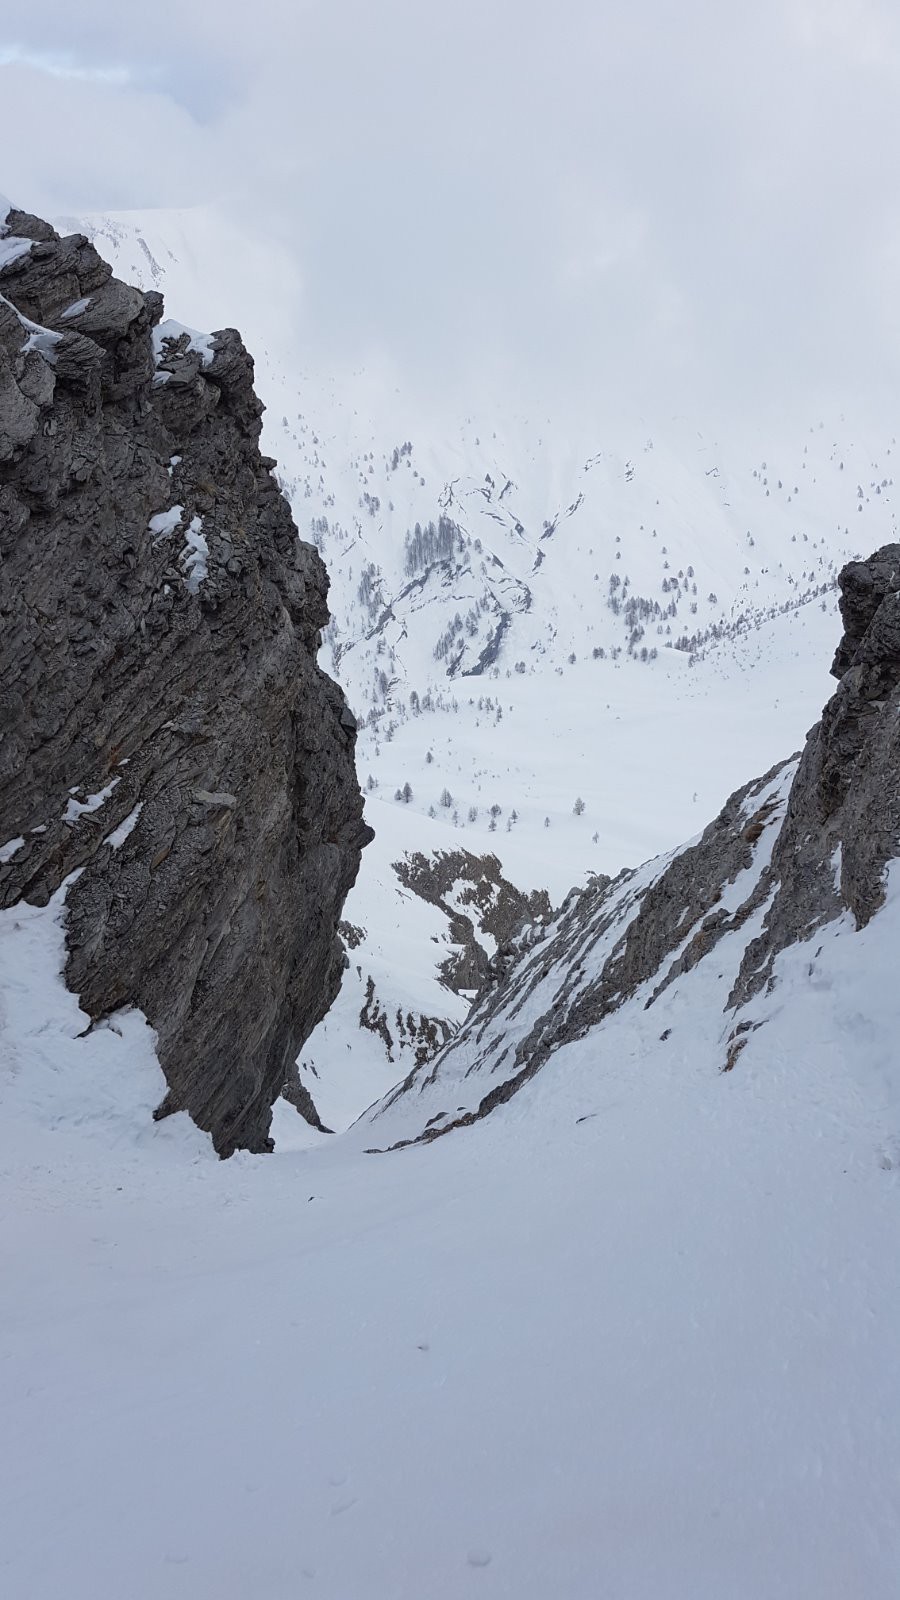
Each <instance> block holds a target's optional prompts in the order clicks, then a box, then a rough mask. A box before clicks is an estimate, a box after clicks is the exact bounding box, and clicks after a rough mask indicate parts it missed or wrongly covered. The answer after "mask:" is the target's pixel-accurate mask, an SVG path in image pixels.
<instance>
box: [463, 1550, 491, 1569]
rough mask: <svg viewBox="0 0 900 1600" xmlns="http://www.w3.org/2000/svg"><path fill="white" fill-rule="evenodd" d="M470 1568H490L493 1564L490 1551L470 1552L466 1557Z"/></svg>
mask: <svg viewBox="0 0 900 1600" xmlns="http://www.w3.org/2000/svg"><path fill="white" fill-rule="evenodd" d="M466 1560H467V1561H468V1563H469V1566H470V1567H489V1566H490V1564H491V1552H490V1550H470V1551H469V1554H468V1555H467V1556H466Z"/></svg>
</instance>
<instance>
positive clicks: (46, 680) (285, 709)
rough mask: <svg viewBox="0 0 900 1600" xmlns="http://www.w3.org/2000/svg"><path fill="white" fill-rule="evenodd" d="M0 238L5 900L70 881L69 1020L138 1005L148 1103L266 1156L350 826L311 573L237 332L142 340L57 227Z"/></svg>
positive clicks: (317, 587) (345, 770)
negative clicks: (146, 1045) (153, 1038)
mask: <svg viewBox="0 0 900 1600" xmlns="http://www.w3.org/2000/svg"><path fill="white" fill-rule="evenodd" d="M0 220H2V219H0ZM0 232H2V235H3V236H2V237H0V563H2V564H0V736H2V744H0V847H2V848H0V905H2V906H10V905H12V904H14V903H15V902H16V901H17V900H18V899H20V898H25V899H27V900H30V901H33V902H36V903H43V902H45V901H46V900H47V899H48V898H49V897H50V896H51V895H52V894H53V893H54V892H55V891H56V890H57V889H58V888H59V887H60V885H61V884H63V883H64V882H65V881H66V880H70V887H69V889H68V894H67V901H66V945H67V953H68V954H67V965H66V981H67V983H68V984H69V987H70V988H71V989H73V990H74V991H75V992H76V993H77V994H78V995H79V997H80V1001H81V1005H82V1006H83V1008H84V1009H85V1011H87V1012H88V1014H89V1015H90V1016H91V1018H92V1019H94V1020H95V1021H96V1020H99V1019H101V1018H105V1017H108V1016H109V1015H110V1014H111V1013H113V1012H115V1011H116V1010H117V1009H119V1008H121V1007H123V1006H128V1005H136V1006H139V1007H140V1008H141V1009H142V1010H143V1011H144V1012H145V1013H146V1015H147V1016H148V1018H149V1020H150V1022H151V1023H152V1025H153V1027H154V1028H155V1029H156V1030H157V1034H158V1039H159V1044H158V1049H159V1057H160V1061H161V1064H162V1066H163V1069H164V1071H165V1074H166V1077H167V1080H168V1084H169V1092H168V1095H167V1097H166V1100H165V1102H164V1106H163V1108H161V1109H162V1111H171V1110H176V1109H182V1108H183V1109H186V1110H188V1111H189V1112H190V1114H191V1115H192V1116H193V1117H194V1119H195V1120H196V1121H197V1122H198V1124H199V1125H200V1126H201V1127H203V1128H206V1129H208V1130H209V1131H210V1133H211V1134H212V1136H213V1139H214V1142H215V1144H216V1148H217V1149H218V1150H219V1152H220V1153H221V1154H223V1155H227V1154H229V1153H230V1152H231V1151H232V1150H234V1149H235V1148H237V1147H239V1146H242V1147H247V1148H249V1149H251V1150H259V1149H264V1148H266V1147H267V1139H268V1129H269V1122H270V1108H271V1105H272V1103H273V1101H274V1099H275V1098H276V1096H277V1095H278V1093H279V1091H280V1089H281V1087H282V1085H283V1084H284V1083H285V1082H286V1081H287V1080H288V1079H289V1078H290V1077H291V1072H292V1068H293V1063H294V1061H295V1058H296V1056H297V1053H298V1051H299V1049H300V1047H301V1045H302V1044H303V1042H304V1040H305V1039H306V1038H307V1036H308V1035H309V1033H310V1032H311V1030H312V1029H313V1027H314V1026H315V1025H316V1023H317V1022H318V1021H319V1020H320V1019H321V1017H322V1016H323V1015H324V1013H325V1011H326V1010H327V1009H328V1007H329V1005H330V1003H331V1001H332V999H333V998H334V995H335V994H336V992H337V989H338V986H339V982H340V975H341V968H342V964H343V959H344V958H343V952H342V947H341V945H340V942H339V940H338V938H337V924H338V920H339V917H340V913H341V907H342V905H343V902H344V898H345V896H346V894H347V892H348V890H349V888H350V886H351V885H352V883H353V881H354V879H355V876H356V873H357V869H358V866H359V860H360V851H361V849H362V847H363V845H364V844H365V843H366V841H367V839H368V838H369V837H370V836H371V834H370V830H369V829H368V828H367V827H366V824H365V823H364V822H363V820H362V799H361V796H360V792H359V787H358V784H357V780H356V772H355V768H354V744H355V722H354V719H353V717H352V715H351V713H350V711H349V709H348V707H347V705H346V703H345V701H344V698H343V696H342V694H341V691H340V690H339V688H338V687H337V685H336V684H334V683H333V682H332V681H331V680H330V679H329V678H328V677H326V675H325V674H324V673H323V672H321V671H320V670H319V668H318V666H317V665H316V650H317V647H318V642H319V630H320V629H321V628H322V627H323V626H324V624H325V623H326V621H327V619H328V612H327V606H326V594H327V577H326V573H325V570H324V567H323V565H322V562H321V560H320V558H319V556H318V554H317V553H316V551H315V550H314V549H313V548H312V547H311V546H309V545H306V544H303V543H301V541H300V540H299V538H298V536H297V532H296V529H295V527H294V525H293V522H292V520H291V514H290V510H289V508H288V505H287V502H286V501H285V499H284V498H283V496H282V495H281V492H280V490H279V488H278V485H277V483H276V481H275V479H274V478H273V476H272V468H273V466H274V462H272V461H271V460H268V459H267V458H265V457H263V456H262V455H261V454H260V452H259V434H260V416H261V412H262V407H261V405H260V403H259V401H258V399H257V398H256V395H255V393H254V389H253V365H252V361H251V359H250V357H249V355H248V354H247V351H246V350H245V349H244V346H243V344H242V343H241V340H240V337H239V335H238V334H237V333H236V332H235V331H234V330H232V329H226V330H225V331H223V332H220V333H217V334H214V335H212V336H210V337H203V336H197V335H194V334H193V333H192V332H191V331H190V330H186V329H181V328H179V327H178V325H176V324H171V323H166V324H163V325H162V326H161V327H160V319H161V316H162V310H163V307H162V300H161V298H160V296H159V295H157V294H154V293H150V294H144V293H142V292H141V291H140V290H138V289H134V288H130V287H129V286H128V285H126V284H123V283H119V282H118V281H117V280H116V279H114V278H113V277H112V274H111V270H110V268H109V267H108V266H107V265H106V264H105V263H104V262H103V261H102V260H101V259H100V257H99V256H98V255H97V253H96V251H95V250H94V249H93V247H92V246H91V245H90V244H88V242H87V241H86V240H85V239H84V238H83V237H82V236H81V235H78V234H76V235H73V236H72V237H70V238H62V239H61V238H59V237H58V236H57V235H56V233H55V232H54V231H53V230H52V229H51V228H50V227H48V226H47V224H46V223H43V222H40V221H39V220H38V219H36V218H34V217H30V216H28V215H26V214H24V213H22V212H15V211H14V212H11V213H10V214H9V216H8V217H7V219H6V226H5V228H4V229H2V230H0ZM76 873H77V874H78V876H77V878H75V877H73V875H74V874H76Z"/></svg>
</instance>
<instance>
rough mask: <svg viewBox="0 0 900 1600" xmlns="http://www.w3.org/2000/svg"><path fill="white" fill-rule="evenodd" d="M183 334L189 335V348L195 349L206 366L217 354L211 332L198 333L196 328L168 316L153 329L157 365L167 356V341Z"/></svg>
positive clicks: (178, 337)
mask: <svg viewBox="0 0 900 1600" xmlns="http://www.w3.org/2000/svg"><path fill="white" fill-rule="evenodd" d="M183 334H187V336H188V345H187V348H188V350H192V351H194V352H195V353H196V354H197V355H198V356H199V357H200V360H201V361H202V363H203V365H204V367H208V366H209V364H210V362H211V361H212V359H213V357H214V355H215V351H214V349H213V335H212V334H211V333H198V332H197V329H196V328H188V327H185V325H184V323H182V322H175V321H174V320H173V319H172V318H171V317H167V318H166V320H165V321H164V322H160V323H158V324H157V326H156V327H155V328H154V329H153V350H154V354H155V356H156V364H157V366H158V365H159V363H160V362H161V361H164V360H165V358H166V343H167V341H168V340H170V339H173V340H174V339H180V338H181V337H182V335H183Z"/></svg>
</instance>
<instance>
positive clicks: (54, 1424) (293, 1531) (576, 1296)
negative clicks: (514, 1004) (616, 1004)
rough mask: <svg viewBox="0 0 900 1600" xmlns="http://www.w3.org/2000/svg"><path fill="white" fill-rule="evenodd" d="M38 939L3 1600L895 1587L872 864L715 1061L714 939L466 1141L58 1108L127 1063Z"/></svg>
mask: <svg viewBox="0 0 900 1600" xmlns="http://www.w3.org/2000/svg"><path fill="white" fill-rule="evenodd" d="M13 915H16V916H18V913H15V914H13V913H6V914H5V916H6V918H11V917H13ZM54 915H55V913H54V909H53V908H52V907H51V908H49V909H48V910H45V911H43V912H39V911H34V912H28V913H26V914H25V932H26V935H27V938H28V939H29V940H31V941H33V942H32V943H31V944H30V947H29V948H30V950H31V951H32V952H33V954H34V959H27V960H25V961H24V962H23V963H22V964H21V965H20V967H19V968H18V969H16V973H15V974H14V978H13V982H12V984H11V983H10V967H9V964H8V962H7V961H4V962H3V964H2V965H0V973H2V976H3V989H4V1002H3V1004H4V1009H3V1010H2V1011H0V1044H2V1051H0V1057H2V1060H3V1063H4V1072H3V1076H2V1084H3V1092H4V1096H5V1097H8V1096H9V1095H10V1094H11V1095H12V1097H13V1107H14V1109H15V1110H16V1115H15V1117H14V1119H12V1120H11V1119H10V1116H9V1114H8V1100H5V1102H4V1107H3V1116H2V1119H0V1139H2V1149H3V1157H2V1162H0V1191H2V1203H0V1217H2V1223H0V1227H2V1236H0V1237H2V1252H3V1270H4V1282H5V1283H6V1284H7V1285H9V1286H11V1289H12V1292H11V1293H10V1294H9V1295H8V1296H7V1299H6V1303H5V1306H4V1311H3V1315H2V1319H0V1356H2V1359H0V1405H2V1411H3V1416H4V1421H5V1427H4V1441H5V1444H6V1448H5V1449H4V1451H3V1452H2V1453H0V1504H2V1505H3V1507H4V1512H5V1517H4V1537H3V1540H2V1541H0V1584H2V1590H3V1592H4V1593H5V1594H9V1595H14V1596H15V1597H16V1600H57V1597H58V1596H60V1595H66V1596H67V1597H71V1600H88V1597H90V1600H96V1597H98V1596H102V1597H106V1596H110V1597H111V1596H119V1595H127V1596H128V1597H129V1600H178V1597H180V1596H184V1597H190V1600H246V1597H247V1596H248V1595H253V1596H255V1597H259V1600H288V1597H291V1600H293V1597H295V1596H296V1595H298V1594H306V1593H309V1594H310V1595H317V1596H321V1597H323V1600H350V1597H353V1600H355V1597H357V1596H359V1597H363V1596H365V1597H366V1600H421V1597H422V1596H423V1595H427V1596H429V1597H434V1600H457V1597H460V1600H462V1597H474V1596H478V1597H489V1596H496V1597H498V1600H499V1597H504V1600H512V1597H515V1600H546V1596H547V1595H549V1594H555V1595H558V1596H560V1597H561V1600H595V1597H596V1596H597V1595H602V1594H610V1595H622V1596H627V1597H628V1600H696V1596H698V1595H727V1596H728V1597H729V1600H759V1597H760V1596H761V1595H765V1596H766V1597H767V1600H797V1597H798V1596H806V1595H810V1596H811V1595H815V1596H816V1597H817V1600H846V1597H847V1596H848V1595H866V1596H869V1595H871V1596H877V1595H888V1594H892V1593H893V1591H894V1587H895V1582H896V1572H897V1564H898V1560H900V1510H898V1501H897V1496H896V1493H895V1488H896V1474H897V1465H898V1443H897V1430H896V1426H895V1418H896V1416H897V1413H898V1406H900V1392H898V1391H900V1374H898V1365H897V1359H896V1327H897V1320H898V1315H900V1258H898V1253H897V1250H896V1234H897V1208H898V1204H900V1081H898V1074H897V1064H896V1049H895V1040H896V1003H895V1000H894V989H895V985H894V970H895V965H896V949H897V942H898V939H900V894H898V884H897V882H896V878H893V879H892V883H891V890H890V893H889V898H888V903H887V904H886V906H885V907H884V908H883V910H882V911H880V912H879V913H878V914H877V916H876V917H875V918H873V920H872V922H871V923H870V924H869V926H868V927H867V928H866V929H865V930H864V931H863V932H862V933H855V932H853V931H851V930H850V929H849V928H848V927H847V926H846V925H843V924H832V925H831V926H830V927H829V928H828V929H827V930H825V932H824V934H823V935H822V936H820V937H819V938H818V939H817V946H818V945H821V949H820V950H817V953H816V955H815V959H814V960H813V961H812V963H811V961H810V954H811V952H810V948H809V947H808V946H805V947H804V946H800V947H796V948H795V949H794V950H792V951H789V952H787V954H786V955H785V956H783V957H782V958H780V969H779V977H780V983H779V987H778V989H777V990H776V992H775V997H772V999H771V1003H770V1002H765V1005H766V1006H767V1007H768V1011H767V1017H768V1020H767V1022H766V1026H765V1028H763V1029H760V1030H759V1031H758V1032H756V1033H754V1034H752V1035H751V1037H750V1042H749V1043H748V1045H747V1048H746V1050H745V1051H744V1053H743V1055H742V1057H741V1060H740V1064H739V1068H738V1069H736V1070H734V1071H732V1072H730V1073H725V1074H722V1073H721V1072H720V1071H719V1070H718V1069H719V1066H720V1064H721V1046H722V1039H721V1013H720V1011H719V1010H718V1009H717V1001H718V1000H720V997H721V986H722V984H723V983H724V982H727V977H728V972H729V970H730V968H731V967H733V964H734V961H735V957H736V950H735V949H734V947H733V945H734V941H732V943H731V944H729V940H728V939H726V940H723V942H722V944H721V946H720V947H719V949H720V952H721V962H716V963H715V964H714V965H710V964H709V963H707V962H701V963H700V965H699V966H698V967H697V968H696V969H694V971H693V972H691V973H690V974H689V975H688V977H687V979H686V980H685V981H684V982H683V983H680V984H678V985H676V986H673V987H672V988H671V989H670V990H669V991H667V993H666V994H665V995H664V996H662V997H661V999H660V1000H659V1001H658V1002H657V1004H656V1005H655V1006H654V1007H653V1008H652V1009H651V1010H650V1011H649V1012H648V1011H646V1010H644V1009H643V1005H642V996H640V995H639V996H637V997H635V1000H634V1001H633V1002H631V1003H630V1004H628V1005H627V1006H625V1007H623V1008H622V1009H621V1010H620V1011H619V1012H618V1013H617V1014H616V1015H615V1017H613V1018H611V1019H608V1022H607V1023H606V1024H604V1026H603V1027H602V1028H601V1029H600V1030H597V1031H595V1032H593V1033H591V1034H589V1035H588V1036H586V1037H585V1038H583V1039H581V1040H579V1041H577V1042H575V1043H573V1044H571V1045H568V1046H566V1047H565V1048H564V1049H562V1050H560V1051H559V1052H558V1054H557V1055H556V1056H555V1058H554V1059H553V1061H552V1062H551V1063H550V1064H549V1066H548V1067H547V1068H545V1069H544V1071H542V1072H541V1073H539V1074H538V1076H537V1077H536V1078H534V1079H533V1080H532V1081H531V1082H530V1083H528V1084H526V1085H525V1087H524V1088H523V1089H522V1090H521V1091H520V1093H519V1094H518V1095H517V1096H516V1098H515V1099H514V1100H513V1101H511V1102H510V1103H509V1104H508V1105H506V1106H503V1107H501V1108H500V1109H499V1110H498V1111H497V1112H495V1113H494V1114H493V1115H492V1116H491V1117H489V1118H488V1119H487V1120H486V1121H484V1122H481V1123H478V1124H476V1125H475V1126H474V1127H472V1128H470V1129H468V1130H466V1131H465V1132H462V1133H456V1134H453V1135H451V1136H450V1137H448V1138H444V1139H440V1140H438V1141H437V1142H436V1143H433V1144H431V1145H428V1146H427V1147H422V1146H419V1147H413V1148H410V1149H407V1150H403V1151H400V1152H397V1153H394V1154H390V1155H381V1156H374V1155H367V1154H365V1152H364V1149H363V1148H362V1146H363V1145H364V1144H365V1143H366V1142H368V1141H369V1140H370V1137H371V1132H372V1125H371V1124H370V1125H368V1126H365V1127H361V1128H360V1129H358V1130H356V1131H355V1132H354V1133H352V1134H350V1135H345V1136H343V1137H342V1138H340V1139H337V1140H321V1139H320V1140H319V1141H318V1143H317V1147H316V1148H313V1149H308V1150H304V1151H300V1152H289V1153H282V1154H276V1155H274V1156H270V1157H241V1156H238V1157H234V1158H233V1159H232V1160H231V1161H229V1162H226V1163H218V1162H216V1161H215V1160H213V1159H212V1158H211V1155H210V1152H209V1147H208V1144H206V1141H203V1140H201V1139H200V1137H199V1135H196V1134H192V1132H191V1130H190V1129H184V1130H181V1131H179V1130H176V1131H175V1133H174V1134H173V1133H172V1132H171V1128H172V1124H171V1123H166V1124H162V1125H161V1126H156V1127H148V1126H147V1125H146V1124H145V1125H144V1127H143V1131H141V1132H137V1131H136V1128H137V1124H136V1123H135V1124H133V1125H132V1131H131V1132H130V1134H129V1135H128V1136H125V1135H124V1134H123V1126H124V1125H123V1122H122V1120H121V1118H120V1116H119V1114H118V1112H117V1111H116V1110H115V1109H114V1108H113V1109H112V1110H111V1109H110V1108H109V1105H108V1104H107V1100H106V1091H105V1090H104V1088H103V1084H102V1083H101V1084H100V1085H99V1086H98V1088H97V1093H96V1096H95V1098H94V1100H93V1101H92V1102H90V1103H82V1104H81V1105H80V1106H77V1105H75V1104H74V1103H73V1102H72V1101H71V1100H67V1099H66V1098H65V1096H63V1097H62V1098H60V1080H61V1079H62V1081H63V1083H64V1082H65V1080H66V1078H68V1077H70V1076H71V1075H75V1074H81V1076H80V1077H79V1079H78V1081H79V1084H80V1086H81V1088H82V1089H84V1088H85V1087H86V1086H87V1085H88V1084H89V1083H90V1081H91V1079H92V1076H93V1071H94V1066H95V1065H96V1062H97V1060H98V1057H97V1051H98V1049H100V1048H102V1049H103V1050H104V1051H108V1055H107V1076H106V1078H105V1080H104V1081H107V1082H108V1081H111V1080H112V1081H116V1080H117V1081H118V1082H119V1083H120V1085H124V1084H125V1083H129V1084H131V1085H134V1082H135V1078H134V1068H135V1063H136V1059H138V1060H142V1061H143V1062H144V1066H143V1067H142V1071H144V1072H145V1074H146V1073H148V1072H150V1070H151V1063H150V1061H149V1059H148V1058H147V1056H146V1055H145V1054H142V1052H143V1049H144V1046H143V1045H142V1043H141V1038H142V1034H141V1026H140V1022H139V1019H134V1018H132V1019H123V1026H122V1027H121V1031H120V1032H118V1033H116V1032H115V1031H113V1030H112V1029H108V1030H103V1033H102V1034H101V1036H100V1039H99V1040H98V1037H97V1035H96V1034H93V1035H90V1036H88V1037H86V1038H84V1037H83V1038H75V1037H74V1034H75V1033H76V1032H77V1031H78V1030H77V1028H76V1026H75V1025H76V1023H77V1021H78V1019H77V1015H76V1008H75V1003H74V1001H72V999H71V997H68V996H66V995H65V994H64V992H63V991H62V988H61V984H60V982H59V980H56V981H53V980H52V979H51V977H50V970H49V968H50V966H52V960H51V959H50V946H51V945H52V942H53V939H54V938H55V937H56V935H55V934H54V932H53V928H54ZM8 928H9V922H8V921H7V922H5V923H4V932H5V931H7V930H8ZM39 929H40V930H42V931H41V932H40V933H39V932H38V930H39ZM42 941H43V942H42ZM58 955H59V952H58V951H57V959H58ZM720 971H721V972H722V974H723V977H722V978H719V976H718V973H719V972H720ZM10 990H12V993H11V994H10ZM38 1018H39V1019H40V1021H39V1022H38V1020H37V1019H38ZM664 1024H666V1025H668V1027H670V1028H671V1034H670V1036H669V1038H668V1039H667V1040H661V1039H660V1037H659V1035H660V1034H661V1033H662V1032H663V1031H664ZM11 1039H14V1040H15V1046H16V1050H17V1057H16V1061H17V1071H16V1072H15V1073H14V1074H12V1075H10V1074H9V1072H8V1070H7V1063H8V1061H9V1054H8V1051H9V1047H10V1040H11ZM88 1062H90V1071H87V1070H83V1068H84V1067H85V1064H87V1063H88ZM54 1064H55V1070H51V1067H53V1066H54ZM72 1081H74V1077H73V1078H72ZM26 1084H28V1085H30V1087H29V1088H28V1089H27V1091H26V1090H25V1089H24V1088H23V1086H24V1085H26ZM129 1092H132V1091H129ZM23 1094H27V1104H26V1101H25V1100H23V1098H22V1096H23ZM136 1098H138V1099H139V1098H140V1096H139V1094H138V1095H137V1096H136ZM26 1111H27V1115H26ZM179 1120H180V1119H179ZM295 1120H296V1119H295ZM310 1137H311V1138H315V1136H313V1135H310ZM173 1138H174V1139H175V1140H176V1143H177V1144H178V1146H179V1147H178V1148H177V1149H173V1145H172V1139H173ZM182 1141H183V1142H182ZM204 1146H205V1148H204ZM173 1154H174V1155H175V1157H176V1159H173Z"/></svg>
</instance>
